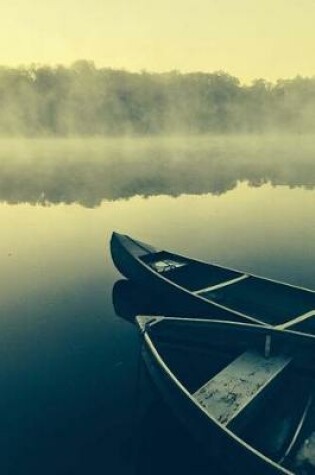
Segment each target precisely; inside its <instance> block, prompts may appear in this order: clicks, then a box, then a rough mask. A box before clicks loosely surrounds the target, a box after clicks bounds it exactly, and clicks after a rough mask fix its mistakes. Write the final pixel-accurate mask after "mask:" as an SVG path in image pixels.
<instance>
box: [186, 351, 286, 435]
mask: <svg viewBox="0 0 315 475" xmlns="http://www.w3.org/2000/svg"><path fill="white" fill-rule="evenodd" d="M290 361H291V358H290V357H288V356H284V355H280V356H272V357H269V358H266V357H265V356H263V355H262V354H260V353H258V352H256V351H247V352H245V353H243V354H241V355H240V356H239V357H238V358H236V359H235V360H233V361H232V363H230V364H229V365H228V366H226V367H225V368H224V369H223V370H221V371H220V372H219V373H218V374H216V375H215V376H214V377H213V378H212V379H210V380H209V381H208V382H207V383H205V384H204V385H203V386H202V387H201V388H199V389H198V390H197V391H196V392H195V393H194V394H193V397H194V398H195V399H196V400H197V401H198V403H199V404H200V405H201V406H202V407H203V408H204V409H205V410H206V411H207V413H208V414H209V415H210V416H212V417H213V418H215V419H216V420H217V421H218V422H220V423H221V424H222V425H224V426H227V427H229V428H230V429H233V430H238V429H241V428H242V426H243V425H245V424H246V423H247V422H248V421H249V419H250V418H251V416H254V415H255V413H256V412H257V410H259V409H260V408H261V406H262V405H263V403H264V401H266V399H267V397H268V396H270V392H272V390H275V389H276V387H277V386H278V385H279V384H280V383H281V382H283V380H284V375H285V374H286V371H285V370H286V368H287V367H288V365H289V363H290Z"/></svg>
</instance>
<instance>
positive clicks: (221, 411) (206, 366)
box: [136, 316, 315, 475]
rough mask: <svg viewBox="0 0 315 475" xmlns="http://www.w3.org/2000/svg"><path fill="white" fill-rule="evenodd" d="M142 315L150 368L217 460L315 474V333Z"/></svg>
mask: <svg viewBox="0 0 315 475" xmlns="http://www.w3.org/2000/svg"><path fill="white" fill-rule="evenodd" d="M136 321H137V325H138V327H139V330H140V332H141V334H142V335H143V342H144V344H143V356H144V360H145V362H146V365H147V368H148V370H149V373H150V374H151V376H152V378H153V380H154V382H155V383H156V385H157V387H158V388H159V389H160V391H161V394H162V396H163V398H164V399H165V401H166V402H167V403H168V404H169V405H170V406H171V408H172V409H173V411H174V413H175V415H176V416H177V417H178V418H179V419H180V420H181V422H182V423H183V424H185V426H186V427H187V428H188V429H189V430H190V432H191V433H192V434H193V436H194V437H195V438H196V439H197V440H198V441H199V443H201V444H202V446H203V448H204V450H205V452H206V453H207V454H208V455H209V457H210V458H211V460H212V466H213V460H217V463H218V465H220V466H222V465H223V466H224V469H225V470H226V471H227V472H228V473H230V474H235V473H246V474H255V475H280V474H286V475H289V474H290V475H291V474H299V473H301V474H302V473H303V475H306V474H308V473H309V474H311V473H314V471H315V459H314V453H315V452H314V451H315V432H314V431H315V403H314V374H315V369H314V367H313V364H312V362H313V361H314V356H315V345H314V343H315V337H314V336H309V335H303V334H300V333H298V332H294V331H290V330H288V331H287V330H284V331H283V330H277V329H271V328H267V327H263V326H261V325H255V324H246V323H237V322H222V321H218V320H216V321H215V320H209V319H194V318H165V317H147V316H138V317H137V319H136Z"/></svg>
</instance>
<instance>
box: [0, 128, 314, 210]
mask: <svg viewBox="0 0 315 475" xmlns="http://www.w3.org/2000/svg"><path fill="white" fill-rule="evenodd" d="M314 138H315V136H313V135H285V136H283V135H281V136H278V135H263V136H261V135H245V136H244V135H231V136H222V135H221V136H195V137H188V138H187V137H162V138H158V137H155V138H154V137H152V138H150V139H149V138H138V139H136V138H133V139H132V138H129V139H127V138H124V139H118V138H117V139H101V138H100V139H64V140H62V139H40V140H39V139H7V140H4V139H3V140H1V141H0V200H1V201H3V202H7V203H23V202H24V203H31V204H35V203H41V204H54V203H55V204H56V203H68V204H69V203H79V204H81V205H83V206H86V207H96V206H99V205H100V203H101V202H102V201H113V200H118V199H126V198H131V197H132V196H135V195H138V196H146V197H148V196H158V195H162V194H163V195H169V196H179V195H182V194H195V195H200V194H204V193H211V194H214V195H220V194H224V193H226V192H227V191H228V190H232V189H234V188H235V187H236V186H237V184H238V183H241V182H247V183H248V184H249V185H251V186H255V187H257V186H258V187H259V186H261V185H263V184H265V183H271V184H272V185H273V186H276V185H286V186H289V187H304V188H307V189H312V188H314V186H315V140H314Z"/></svg>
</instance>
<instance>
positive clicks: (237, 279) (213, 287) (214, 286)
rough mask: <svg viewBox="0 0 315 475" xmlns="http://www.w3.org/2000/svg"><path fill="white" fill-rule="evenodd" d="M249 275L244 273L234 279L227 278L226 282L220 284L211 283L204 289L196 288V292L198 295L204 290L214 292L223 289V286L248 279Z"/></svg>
mask: <svg viewBox="0 0 315 475" xmlns="http://www.w3.org/2000/svg"><path fill="white" fill-rule="evenodd" d="M248 277H249V275H247V274H242V275H241V276H238V277H234V279H229V280H225V281H224V282H220V284H216V285H210V286H208V287H204V288H203V289H199V290H196V291H195V292H194V293H195V294H196V295H199V294H203V293H204V292H212V291H213V290H218V289H222V288H223V287H227V286H228V285H233V284H237V283H238V282H241V281H242V280H244V279H248Z"/></svg>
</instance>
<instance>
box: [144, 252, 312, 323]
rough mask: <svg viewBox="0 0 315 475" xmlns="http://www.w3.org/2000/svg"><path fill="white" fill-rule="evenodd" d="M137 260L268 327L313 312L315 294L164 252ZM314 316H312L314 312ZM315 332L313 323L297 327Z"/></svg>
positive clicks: (310, 320)
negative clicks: (266, 324)
mask: <svg viewBox="0 0 315 475" xmlns="http://www.w3.org/2000/svg"><path fill="white" fill-rule="evenodd" d="M140 259H141V260H142V261H143V262H144V263H145V264H147V265H149V266H150V267H151V269H152V270H153V271H154V272H157V273H161V274H162V275H163V277H165V278H166V279H167V280H169V281H171V282H173V283H175V284H177V285H179V286H181V287H183V288H185V289H186V290H188V291H190V292H193V293H196V294H197V295H199V296H201V297H203V298H205V299H207V300H209V301H213V302H216V303H218V304H220V305H223V306H225V307H228V308H230V309H232V310H235V311H238V312H241V313H243V314H246V315H249V316H250V317H253V318H256V319H258V320H260V321H263V322H265V323H268V324H271V325H280V324H283V323H286V322H288V321H290V320H293V319H296V318H297V317H299V316H301V315H304V314H307V313H308V312H311V311H312V310H314V309H315V293H314V292H308V291H306V290H304V289H299V288H296V287H292V286H289V285H285V284H282V283H277V282H273V281H271V280H268V279H263V278H259V277H254V276H250V275H246V274H243V273H241V272H237V271H233V270H229V269H225V268H222V267H220V266H216V265H212V264H206V263H201V262H197V261H194V260H192V259H188V258H184V257H181V256H177V255H176V254H173V253H169V252H166V251H161V252H156V253H148V254H146V255H143V256H141V257H140ZM314 316H315V312H314ZM296 327H297V328H300V329H301V330H304V328H309V329H310V331H311V330H312V329H314V319H312V318H311V319H309V320H307V321H302V322H300V323H297V324H296Z"/></svg>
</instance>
